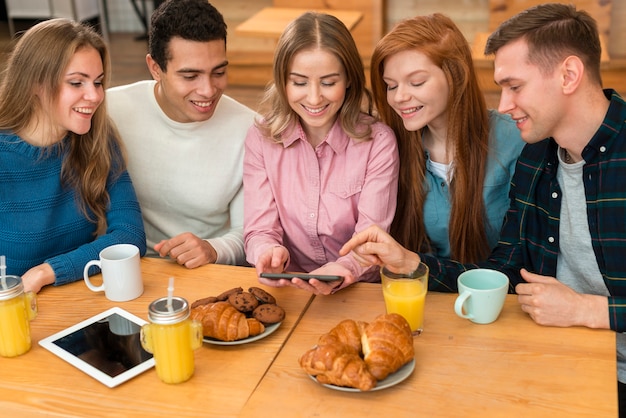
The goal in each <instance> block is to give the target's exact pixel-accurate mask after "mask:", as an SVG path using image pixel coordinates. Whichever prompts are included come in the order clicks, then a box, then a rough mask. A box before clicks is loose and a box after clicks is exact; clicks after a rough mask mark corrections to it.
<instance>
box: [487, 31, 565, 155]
mask: <svg viewBox="0 0 626 418" xmlns="http://www.w3.org/2000/svg"><path fill="white" fill-rule="evenodd" d="M494 79H495V82H496V83H497V84H498V85H500V87H502V92H501V96H500V104H499V106H498V111H499V112H500V113H507V114H509V115H511V117H512V118H513V120H515V122H516V124H517V127H518V129H519V130H520V135H521V137H522V139H523V140H524V141H526V142H528V143H535V142H538V141H541V140H543V139H545V138H548V137H551V136H557V135H558V131H559V130H560V127H559V125H560V123H561V120H563V118H562V112H561V109H563V103H562V102H561V98H562V97H563V96H562V94H561V88H560V85H561V84H560V82H559V79H558V71H556V70H554V71H552V74H543V73H542V72H541V69H540V68H539V67H538V66H537V65H535V64H532V63H530V62H529V61H528V44H527V43H526V41H525V40H523V39H519V40H516V41H513V42H511V43H509V44H507V45H505V46H503V47H502V48H500V49H499V50H498V51H497V52H496V55H495V59H494Z"/></svg>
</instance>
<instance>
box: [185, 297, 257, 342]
mask: <svg viewBox="0 0 626 418" xmlns="http://www.w3.org/2000/svg"><path fill="white" fill-rule="evenodd" d="M190 316H191V319H195V320H197V321H200V322H201V323H202V331H203V334H204V336H206V337H212V338H216V339H218V340H222V341H235V340H241V339H243V338H248V337H252V336H255V335H259V334H261V333H262V332H263V331H265V326H264V325H263V324H262V323H260V322H259V321H258V320H256V319H254V318H246V316H245V315H244V314H242V313H241V312H239V311H238V310H237V309H236V308H235V307H233V306H232V305H231V304H230V303H228V302H215V303H207V304H205V305H200V306H197V307H195V308H193V309H192V310H191V315H190Z"/></svg>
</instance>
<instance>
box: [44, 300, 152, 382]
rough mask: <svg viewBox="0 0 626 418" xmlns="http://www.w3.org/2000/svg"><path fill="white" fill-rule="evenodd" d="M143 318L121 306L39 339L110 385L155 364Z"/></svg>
mask: <svg viewBox="0 0 626 418" xmlns="http://www.w3.org/2000/svg"><path fill="white" fill-rule="evenodd" d="M144 323H145V321H143V320H142V319H140V318H138V317H135V316H134V315H132V314H130V313H129V312H126V311H124V310H122V309H120V308H112V309H110V310H108V311H106V312H103V313H101V314H99V315H96V316H94V317H92V318H89V319H87V320H85V321H83V322H81V323H80V324H76V325H74V326H72V327H70V328H67V329H65V330H63V331H61V332H59V333H57V334H54V335H52V336H50V337H48V338H45V339H43V340H41V341H40V342H39V344H40V345H41V346H42V347H45V348H47V349H48V350H50V351H52V352H53V353H54V354H56V355H58V356H59V357H61V358H63V359H64V360H66V361H68V362H69V363H71V364H73V365H74V366H76V367H78V368H79V369H81V370H82V371H84V372H85V373H87V374H89V375H90V376H92V377H94V378H96V379H97V380H99V381H100V382H102V383H104V384H105V385H107V386H109V387H114V386H117V385H118V384H120V383H122V382H124V381H126V380H128V379H130V378H132V377H134V376H136V375H137V374H139V373H141V372H143V371H145V370H147V369H148V368H150V367H152V366H153V365H154V359H153V358H152V354H150V353H148V352H147V351H145V350H144V349H143V348H142V347H141V342H140V332H141V326H142V325H143V324H144Z"/></svg>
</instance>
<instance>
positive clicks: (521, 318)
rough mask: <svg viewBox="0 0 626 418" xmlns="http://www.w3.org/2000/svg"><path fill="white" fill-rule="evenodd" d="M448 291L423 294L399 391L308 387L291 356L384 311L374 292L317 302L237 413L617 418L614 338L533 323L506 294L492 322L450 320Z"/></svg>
mask: <svg viewBox="0 0 626 418" xmlns="http://www.w3.org/2000/svg"><path fill="white" fill-rule="evenodd" d="M455 297H456V295H454V294H442V293H433V292H431V293H429V294H428V295H427V297H426V312H425V323H424V332H423V333H422V335H420V336H418V337H415V338H414V344H415V351H416V367H415V370H414V372H413V374H412V375H411V376H410V377H409V378H408V379H407V380H405V381H404V382H402V383H399V384H398V385H396V386H393V387H391V388H387V389H384V390H380V391H376V392H363V393H347V392H341V391H337V390H333V389H329V388H326V387H324V386H322V385H319V384H318V383H316V382H314V381H312V380H311V379H310V378H309V377H308V376H307V375H306V374H305V373H304V372H303V371H302V370H301V369H300V367H299V364H298V359H299V357H300V356H301V355H302V353H304V352H305V351H306V350H307V349H308V348H310V347H311V346H313V345H314V344H315V343H316V341H317V339H318V337H319V336H320V335H321V334H323V333H325V332H327V331H328V330H329V329H331V328H332V327H333V326H334V325H335V324H336V323H338V322H339V321H341V320H342V319H346V318H352V319H361V320H364V321H371V320H373V319H374V318H375V317H376V316H377V315H378V314H381V313H384V302H383V299H382V293H381V289H380V286H379V285H374V284H366V283H360V284H356V285H353V286H351V287H349V288H347V289H345V290H342V291H340V292H338V293H337V294H335V295H332V296H328V297H316V298H315V299H314V300H313V302H312V303H311V305H310V306H309V308H308V309H307V311H306V313H305V315H304V316H303V317H302V319H301V320H300V323H299V324H298V325H297V326H296V329H295V331H294V332H293V334H292V335H291V337H290V338H289V340H288V341H287V343H286V345H285V347H283V349H282V350H281V352H280V354H279V355H278V357H277V359H276V361H275V362H274V363H273V364H272V365H271V367H270V370H269V372H268V373H267V375H266V376H265V377H264V378H263V380H262V381H261V384H260V385H259V387H258V388H257V389H256V390H255V391H254V393H253V394H252V397H251V398H250V400H249V401H248V402H247V403H246V405H245V407H244V410H243V412H242V414H241V415H240V416H242V417H261V416H265V415H267V413H268V412H269V411H276V410H277V409H276V408H278V405H280V411H281V412H280V416H285V417H325V418H326V417H405V416H420V417H521V416H527V417H568V418H571V417H592V416H593V417H617V375H616V357H615V333H614V332H612V331H608V330H591V329H586V328H552V327H543V326H539V325H537V324H535V323H534V322H533V321H532V320H531V319H530V318H529V317H528V316H527V315H526V314H525V313H524V312H522V311H521V309H520V308H519V305H518V304H517V300H516V296H513V295H509V296H507V301H506V304H505V307H504V309H503V312H502V314H501V315H500V317H499V319H498V320H497V321H496V322H494V323H492V324H489V325H476V324H473V323H472V322H470V321H468V320H465V319H462V318H459V317H457V316H456V315H455V313H454V300H455Z"/></svg>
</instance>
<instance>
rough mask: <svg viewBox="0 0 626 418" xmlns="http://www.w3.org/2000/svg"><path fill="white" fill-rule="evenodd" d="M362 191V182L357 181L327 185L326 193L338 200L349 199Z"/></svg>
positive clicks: (343, 181)
mask: <svg viewBox="0 0 626 418" xmlns="http://www.w3.org/2000/svg"><path fill="white" fill-rule="evenodd" d="M362 189H363V181H362V180H357V179H353V180H350V179H347V180H339V181H333V182H332V183H330V184H329V185H328V191H329V192H330V193H332V194H333V195H334V196H336V197H338V198H340V199H349V198H350V197H352V196H354V195H356V194H359V193H361V190H362Z"/></svg>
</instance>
